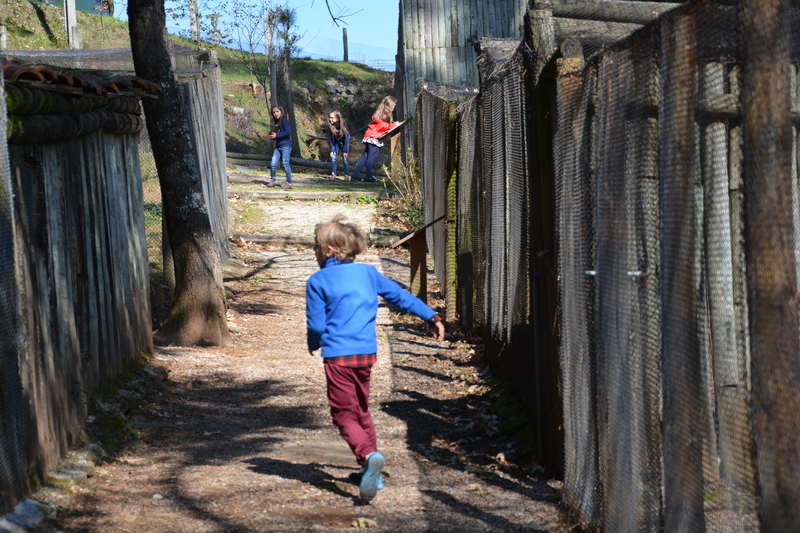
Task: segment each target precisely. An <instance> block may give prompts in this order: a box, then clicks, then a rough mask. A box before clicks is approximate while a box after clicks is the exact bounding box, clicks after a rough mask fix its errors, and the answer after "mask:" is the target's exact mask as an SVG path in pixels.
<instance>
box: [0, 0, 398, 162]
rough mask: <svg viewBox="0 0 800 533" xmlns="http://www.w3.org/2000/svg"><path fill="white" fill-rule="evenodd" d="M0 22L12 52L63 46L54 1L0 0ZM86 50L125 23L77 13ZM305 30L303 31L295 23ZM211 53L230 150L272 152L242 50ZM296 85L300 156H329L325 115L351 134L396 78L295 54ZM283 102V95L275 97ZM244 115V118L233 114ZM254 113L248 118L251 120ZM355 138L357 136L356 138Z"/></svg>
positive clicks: (113, 36)
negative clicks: (335, 115)
mask: <svg viewBox="0 0 800 533" xmlns="http://www.w3.org/2000/svg"><path fill="white" fill-rule="evenodd" d="M0 23H4V24H5V25H6V27H7V46H8V49H9V50H30V49H40V50H46V49H65V48H67V42H66V37H65V26H64V19H63V10H62V8H61V7H59V6H51V5H47V4H44V3H34V2H27V1H18V0H0ZM78 26H79V28H80V29H81V32H82V35H83V40H84V48H120V47H128V46H130V38H129V35H128V25H127V23H126V22H123V21H120V20H117V19H113V18H111V17H107V16H101V15H99V14H93V13H85V12H78ZM300 31H302V28H300ZM173 40H174V42H175V44H177V45H180V46H186V47H191V48H196V47H197V44H196V43H194V42H192V41H190V40H188V39H184V38H181V37H177V36H173ZM201 44H202V48H204V49H207V50H213V51H215V52H216V54H217V58H218V61H219V64H220V68H221V70H222V79H223V81H222V83H223V95H224V97H223V98H224V104H225V108H226V117H229V118H230V120H229V121H228V126H227V127H226V140H227V148H228V151H234V152H243V153H262V154H263V153H269V152H271V151H272V143H271V142H270V141H269V139H268V138H267V133H268V131H269V126H268V123H269V119H270V114H269V108H268V105H267V104H266V100H265V95H264V89H263V87H262V86H260V85H258V84H257V83H255V80H254V78H253V76H251V75H250V74H249V73H248V72H247V70H246V68H245V67H244V63H243V62H242V60H241V58H240V57H239V52H237V51H236V50H233V49H230V48H227V47H225V46H220V45H214V44H213V43H208V42H202V43H201ZM290 75H291V78H292V86H293V87H294V90H293V95H294V103H295V114H296V118H297V130H298V134H299V138H300V148H301V154H299V155H300V156H301V157H304V158H307V159H318V160H320V159H321V160H328V150H329V148H328V143H327V142H326V141H321V140H318V139H315V138H314V137H313V136H323V135H325V132H324V130H323V126H324V125H325V124H326V123H327V121H326V116H327V113H328V112H329V111H331V110H333V109H339V110H340V111H342V114H343V116H344V117H345V119H346V120H347V121H348V123H349V124H350V126H351V129H352V130H353V131H356V130H358V129H359V128H361V127H362V126H365V125H366V124H367V123H368V122H369V119H370V116H371V115H372V111H373V110H374V108H375V106H376V105H377V103H378V102H380V100H381V98H383V97H384V96H385V95H387V94H392V93H393V91H394V75H393V74H392V73H389V72H385V71H381V70H375V69H371V68H369V67H367V66H366V65H361V64H357V63H342V62H336V61H322V60H311V59H302V58H296V59H294V60H293V62H292V65H291V70H290ZM279 101H281V103H282V99H280V98H279ZM237 116H238V117H242V116H244V117H247V118H246V119H245V120H244V122H243V121H242V120H241V118H240V119H239V120H237V118H236V117H237ZM250 116H252V122H251V121H250V120H249V117H250ZM356 138H358V137H356ZM360 152H361V150H360V143H354V145H353V151H352V154H351V156H350V157H351V160H352V161H354V157H358V156H359V155H360Z"/></svg>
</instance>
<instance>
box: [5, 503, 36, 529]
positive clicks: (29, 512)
mask: <svg viewBox="0 0 800 533" xmlns="http://www.w3.org/2000/svg"><path fill="white" fill-rule="evenodd" d="M4 518H5V519H6V520H8V521H9V522H11V523H13V524H17V525H18V526H21V527H31V528H32V527H39V524H41V523H42V522H43V521H44V513H43V512H42V511H40V510H39V507H38V506H37V505H36V502H34V500H31V499H28V498H25V499H24V500H22V501H21V502H19V503H18V504H17V506H16V507H14V512H13V513H8V514H7V515H5V517H4Z"/></svg>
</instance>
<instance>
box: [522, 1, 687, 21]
mask: <svg viewBox="0 0 800 533" xmlns="http://www.w3.org/2000/svg"><path fill="white" fill-rule="evenodd" d="M679 5H680V4H679V3H661V2H630V1H628V2H622V1H616V0H596V1H591V0H583V1H579V2H562V1H559V0H536V1H535V2H534V9H550V10H552V11H553V15H555V16H557V17H565V18H575V19H586V20H596V21H606V22H629V23H633V24H640V25H643V24H648V23H650V22H652V21H653V20H656V19H658V17H659V16H660V15H661V14H663V13H666V12H667V11H670V10H671V9H675V8H676V7H678V6H679Z"/></svg>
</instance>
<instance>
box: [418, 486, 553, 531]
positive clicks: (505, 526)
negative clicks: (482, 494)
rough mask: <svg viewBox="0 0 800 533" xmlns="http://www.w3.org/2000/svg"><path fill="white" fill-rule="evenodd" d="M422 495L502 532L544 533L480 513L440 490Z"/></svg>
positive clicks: (470, 505)
mask: <svg viewBox="0 0 800 533" xmlns="http://www.w3.org/2000/svg"><path fill="white" fill-rule="evenodd" d="M422 493H423V494H425V495H426V496H428V497H429V498H431V499H434V500H436V501H438V502H440V503H442V504H444V505H447V506H448V507H450V508H451V509H453V510H454V511H456V512H458V513H460V514H462V515H464V516H465V517H468V518H471V519H477V520H480V521H481V522H483V523H484V524H486V525H487V526H491V527H494V528H498V529H501V530H503V531H526V532H530V533H538V532H541V533H544V530H542V529H528V528H526V527H525V526H520V525H518V524H515V523H513V522H511V521H509V520H507V519H505V518H503V517H502V516H497V515H493V514H491V513H487V512H485V511H482V510H481V509H479V508H478V507H475V506H474V505H472V504H469V503H466V502H462V501H460V500H458V499H457V498H454V497H453V496H452V495H450V494H448V493H446V492H442V491H440V490H423V491H422ZM431 525H432V524H431ZM523 528H524V529H523Z"/></svg>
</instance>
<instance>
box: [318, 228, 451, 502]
mask: <svg viewBox="0 0 800 533" xmlns="http://www.w3.org/2000/svg"><path fill="white" fill-rule="evenodd" d="M366 246H367V242H366V237H365V235H364V232H363V231H362V230H361V229H360V228H358V227H357V226H355V225H353V224H350V223H346V222H343V221H342V220H341V219H340V218H339V217H337V218H334V219H333V220H332V221H331V222H325V223H322V224H317V226H316V228H315V229H314V253H315V255H316V258H317V263H318V264H319V266H320V269H319V270H318V271H317V272H315V273H314V274H312V275H311V277H310V278H309V279H308V283H307V284H306V318H307V338H308V352H309V353H310V354H311V355H314V352H315V351H316V350H317V349H319V348H322V357H323V361H324V367H325V376H326V378H327V384H328V403H329V404H330V408H331V417H332V418H333V423H334V425H335V426H336V427H338V428H339V433H340V434H341V436H342V437H343V438H344V440H345V441H346V442H347V444H348V445H349V446H350V449H351V450H352V451H353V454H355V456H356V462H357V463H358V464H359V465H361V476H360V478H361V479H360V483H359V495H360V496H361V498H362V499H364V500H371V499H373V498H374V497H375V495H376V494H377V491H378V489H381V488H383V479H382V477H381V469H382V468H383V465H384V457H383V455H381V453H380V452H379V451H378V443H377V438H376V436H375V427H374V426H373V424H372V417H371V415H370V412H369V389H370V374H371V372H372V365H373V364H374V363H375V362H376V360H377V351H378V343H377V340H376V336H375V319H376V315H377V312H378V296H379V295H380V296H381V297H383V299H385V300H386V301H388V302H390V303H392V304H394V305H396V306H397V307H399V308H400V309H402V310H403V311H405V312H407V313H410V314H414V315H416V316H418V317H420V318H421V319H422V320H424V321H426V322H427V323H428V325H429V327H430V328H431V331H432V333H433V337H434V338H435V339H436V340H437V341H442V340H444V333H445V331H444V324H443V323H442V320H441V319H440V318H439V315H437V314H436V311H434V310H433V309H431V308H430V307H428V306H427V305H425V304H424V303H423V302H422V300H420V299H419V298H417V297H415V296H413V295H412V294H411V293H409V292H407V291H405V290H403V289H402V288H401V287H400V286H399V285H398V284H397V283H395V282H394V281H392V280H390V279H388V278H386V277H384V276H383V275H382V274H381V273H379V272H378V270H377V269H376V268H375V267H373V266H372V265H367V264H364V263H354V262H353V260H354V259H355V258H356V256H357V255H358V254H359V253H361V252H363V251H364V250H365V249H366Z"/></svg>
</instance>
